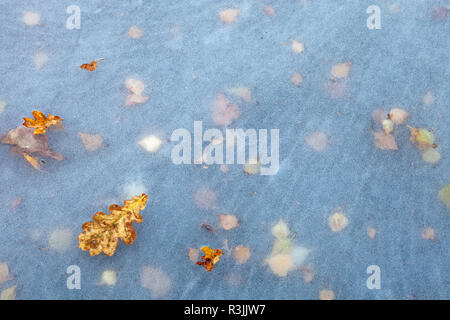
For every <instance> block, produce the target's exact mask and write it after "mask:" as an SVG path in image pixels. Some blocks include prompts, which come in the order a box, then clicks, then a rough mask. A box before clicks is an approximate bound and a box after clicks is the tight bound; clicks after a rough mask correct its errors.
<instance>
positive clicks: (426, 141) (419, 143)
mask: <svg viewBox="0 0 450 320" xmlns="http://www.w3.org/2000/svg"><path fill="white" fill-rule="evenodd" d="M408 127H409V130H410V133H411V136H410V140H411V142H413V143H414V144H415V145H416V147H417V148H419V149H422V150H424V149H427V148H429V147H431V146H432V145H433V143H434V140H435V138H434V134H433V133H432V132H431V131H429V130H427V129H421V128H413V127H410V126H408Z"/></svg>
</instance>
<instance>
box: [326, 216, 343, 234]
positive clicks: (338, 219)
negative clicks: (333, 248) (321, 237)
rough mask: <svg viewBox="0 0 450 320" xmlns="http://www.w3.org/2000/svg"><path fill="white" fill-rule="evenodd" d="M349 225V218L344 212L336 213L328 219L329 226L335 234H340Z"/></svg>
mask: <svg viewBox="0 0 450 320" xmlns="http://www.w3.org/2000/svg"><path fill="white" fill-rule="evenodd" d="M347 225H348V218H347V217H346V216H345V215H344V214H343V213H342V212H335V213H333V214H332V215H331V216H329V217H328V226H329V227H330V229H331V230H332V231H333V232H339V231H342V230H344V229H345V227H347Z"/></svg>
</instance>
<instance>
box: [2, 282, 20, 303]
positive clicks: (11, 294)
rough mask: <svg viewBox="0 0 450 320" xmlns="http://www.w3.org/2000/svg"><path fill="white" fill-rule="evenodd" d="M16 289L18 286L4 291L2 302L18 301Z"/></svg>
mask: <svg viewBox="0 0 450 320" xmlns="http://www.w3.org/2000/svg"><path fill="white" fill-rule="evenodd" d="M16 289H17V285H15V286H13V287H11V288H8V289H5V290H3V291H2V294H1V295H0V300H16Z"/></svg>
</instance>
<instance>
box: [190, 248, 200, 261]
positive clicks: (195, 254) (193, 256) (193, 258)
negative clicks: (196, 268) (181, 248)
mask: <svg viewBox="0 0 450 320" xmlns="http://www.w3.org/2000/svg"><path fill="white" fill-rule="evenodd" d="M188 256H189V259H190V260H191V261H192V262H194V263H197V260H198V257H199V256H200V251H199V250H198V249H194V248H189V253H188Z"/></svg>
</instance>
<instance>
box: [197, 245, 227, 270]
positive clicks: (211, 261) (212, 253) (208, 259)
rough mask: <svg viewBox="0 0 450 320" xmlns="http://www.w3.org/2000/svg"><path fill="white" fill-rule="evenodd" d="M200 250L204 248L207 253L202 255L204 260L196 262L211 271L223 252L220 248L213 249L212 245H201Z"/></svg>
mask: <svg viewBox="0 0 450 320" xmlns="http://www.w3.org/2000/svg"><path fill="white" fill-rule="evenodd" d="M200 250H202V251H203V253H204V254H205V255H204V256H203V257H202V260H203V261H197V262H196V263H197V264H198V265H199V266H204V267H205V269H206V271H208V272H211V270H212V269H213V268H214V265H215V264H216V263H217V262H219V260H220V257H221V256H222V255H223V252H222V250H220V249H214V250H213V249H211V248H210V247H201V248H200Z"/></svg>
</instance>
